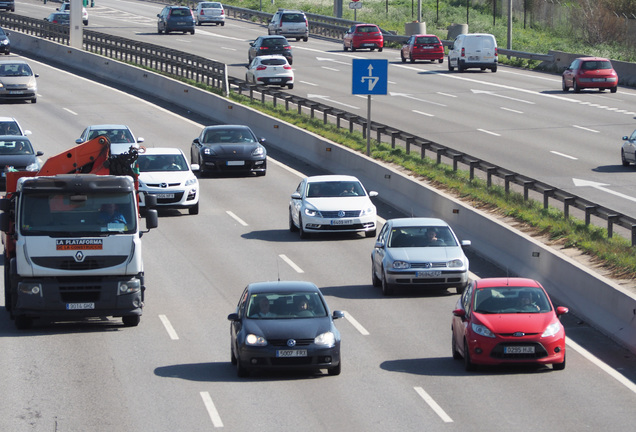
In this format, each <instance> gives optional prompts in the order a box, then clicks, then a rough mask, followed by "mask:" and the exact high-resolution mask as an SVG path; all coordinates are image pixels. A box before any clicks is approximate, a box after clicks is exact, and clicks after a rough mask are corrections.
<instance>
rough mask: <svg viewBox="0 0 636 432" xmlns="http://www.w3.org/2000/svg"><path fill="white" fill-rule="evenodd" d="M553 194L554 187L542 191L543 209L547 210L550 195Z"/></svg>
mask: <svg viewBox="0 0 636 432" xmlns="http://www.w3.org/2000/svg"><path fill="white" fill-rule="evenodd" d="M553 195H554V189H546V190H544V191H543V209H544V210H547V209H548V205H549V201H550V197H551V196H553Z"/></svg>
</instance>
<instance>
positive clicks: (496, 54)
mask: <svg viewBox="0 0 636 432" xmlns="http://www.w3.org/2000/svg"><path fill="white" fill-rule="evenodd" d="M498 55H499V53H498V52H497V47H495V57H497V56H498ZM497 58H499V57H497Z"/></svg>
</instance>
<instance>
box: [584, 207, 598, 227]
mask: <svg viewBox="0 0 636 432" xmlns="http://www.w3.org/2000/svg"><path fill="white" fill-rule="evenodd" d="M597 208H598V206H585V225H589V224H590V220H591V218H592V212H594V211H595V210H596V209H597Z"/></svg>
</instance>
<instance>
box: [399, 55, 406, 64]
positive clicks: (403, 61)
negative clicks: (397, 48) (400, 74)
mask: <svg viewBox="0 0 636 432" xmlns="http://www.w3.org/2000/svg"><path fill="white" fill-rule="evenodd" d="M400 57H402V63H406V58H404V56H403V55H401V54H400Z"/></svg>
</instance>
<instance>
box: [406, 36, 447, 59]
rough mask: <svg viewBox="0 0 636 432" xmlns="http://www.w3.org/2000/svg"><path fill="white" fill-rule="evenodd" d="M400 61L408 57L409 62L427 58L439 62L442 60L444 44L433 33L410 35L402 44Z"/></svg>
mask: <svg viewBox="0 0 636 432" xmlns="http://www.w3.org/2000/svg"><path fill="white" fill-rule="evenodd" d="M400 56H401V57H402V63H406V60H407V59H408V60H409V61H410V62H411V63H415V60H429V61H432V62H434V61H435V60H437V61H438V62H440V63H443V62H444V45H442V41H441V40H439V38H438V37H437V36H435V35H422V34H417V35H412V36H411V37H410V38H409V40H407V41H406V43H405V44H404V45H402V52H401V54H400Z"/></svg>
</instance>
